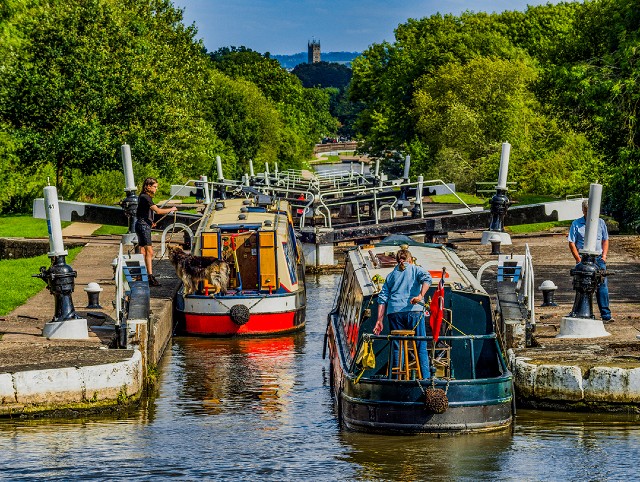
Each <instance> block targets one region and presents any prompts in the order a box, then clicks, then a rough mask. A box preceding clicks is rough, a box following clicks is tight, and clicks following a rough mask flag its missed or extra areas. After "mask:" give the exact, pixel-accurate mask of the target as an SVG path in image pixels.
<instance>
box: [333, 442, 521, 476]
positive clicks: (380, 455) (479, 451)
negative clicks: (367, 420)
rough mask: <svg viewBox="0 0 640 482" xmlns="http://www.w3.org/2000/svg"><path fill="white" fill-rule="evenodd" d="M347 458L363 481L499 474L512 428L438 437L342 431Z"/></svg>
mask: <svg viewBox="0 0 640 482" xmlns="http://www.w3.org/2000/svg"><path fill="white" fill-rule="evenodd" d="M340 440H341V442H342V443H343V444H344V445H345V446H346V447H347V449H348V450H347V454H346V456H347V460H349V461H350V462H352V463H354V464H357V466H358V467H359V468H358V470H357V476H356V477H357V478H358V479H360V480H427V479H431V480H459V479H460V478H463V477H465V476H467V475H469V476H470V475H473V476H479V477H478V478H481V477H480V476H481V475H482V474H498V473H500V470H501V467H500V463H501V460H500V454H502V453H504V452H505V451H506V450H507V449H508V448H509V446H510V444H511V441H512V435H511V431H510V430H503V431H500V432H491V433H484V434H481V433H476V434H470V435H461V436H459V435H456V436H444V437H440V438H438V437H435V436H431V435H419V436H398V437H395V436H394V437H388V436H382V435H368V434H357V433H348V432H347V433H343V434H341V437H340Z"/></svg>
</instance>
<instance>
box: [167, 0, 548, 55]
mask: <svg viewBox="0 0 640 482" xmlns="http://www.w3.org/2000/svg"><path fill="white" fill-rule="evenodd" d="M546 3H557V2H556V1H548V0H542V1H537V0H528V1H527V0H497V1H489V0H473V1H472V0H173V4H174V6H175V7H177V8H181V9H183V10H184V23H185V24H187V25H191V24H192V23H195V25H196V27H197V28H198V34H197V38H199V39H202V40H203V41H204V45H205V47H206V48H207V50H209V51H215V50H217V49H218V48H220V47H229V46H235V47H239V46H245V47H248V48H250V49H252V50H255V51H257V52H261V53H264V52H270V53H271V54H294V53H298V52H306V51H307V42H308V41H310V40H314V39H315V40H319V41H320V46H321V51H322V52H340V51H345V52H362V51H363V50H364V49H366V48H367V47H368V46H369V45H371V44H374V43H380V42H382V41H384V40H387V41H389V42H393V40H394V35H393V31H394V29H395V28H396V27H397V26H398V25H399V24H401V23H405V22H406V21H407V19H409V18H415V19H419V18H423V17H428V16H430V15H433V14H435V13H442V14H445V13H452V14H454V15H459V14H460V13H462V12H464V11H465V10H470V11H474V12H489V13H491V12H502V11H504V10H525V9H526V7H527V5H542V4H546Z"/></svg>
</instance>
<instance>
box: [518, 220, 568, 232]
mask: <svg viewBox="0 0 640 482" xmlns="http://www.w3.org/2000/svg"><path fill="white" fill-rule="evenodd" d="M571 222H572V221H550V222H548V223H533V224H519V225H516V226H507V227H505V229H506V230H507V231H508V232H510V233H512V234H526V233H535V232H540V231H548V230H549V229H551V228H556V227H559V226H562V227H565V226H566V227H567V228H568V227H569V226H571Z"/></svg>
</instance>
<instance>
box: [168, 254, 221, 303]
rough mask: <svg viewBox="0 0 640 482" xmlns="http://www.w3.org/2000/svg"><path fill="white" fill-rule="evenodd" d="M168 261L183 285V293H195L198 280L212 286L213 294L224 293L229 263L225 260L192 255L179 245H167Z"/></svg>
mask: <svg viewBox="0 0 640 482" xmlns="http://www.w3.org/2000/svg"><path fill="white" fill-rule="evenodd" d="M169 261H171V264H172V265H173V267H174V268H175V270H176V274H177V275H178V278H180V279H181V280H182V284H183V285H184V295H185V296H187V295H190V294H191V293H195V292H196V291H197V289H198V283H199V282H200V281H205V280H206V281H208V282H209V284H211V285H212V286H213V288H212V290H213V294H218V293H221V294H225V293H226V292H227V288H228V287H229V272H230V270H229V265H228V264H227V262H226V261H222V260H220V259H215V258H205V257H203V256H192V255H190V254H187V253H185V252H184V251H183V250H182V248H180V247H179V246H171V247H169Z"/></svg>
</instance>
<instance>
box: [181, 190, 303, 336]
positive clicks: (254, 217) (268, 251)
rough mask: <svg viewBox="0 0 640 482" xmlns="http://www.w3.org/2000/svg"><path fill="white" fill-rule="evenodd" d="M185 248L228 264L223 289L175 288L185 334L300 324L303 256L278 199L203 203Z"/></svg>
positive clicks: (263, 330)
mask: <svg viewBox="0 0 640 482" xmlns="http://www.w3.org/2000/svg"><path fill="white" fill-rule="evenodd" d="M191 253H192V254H193V255H195V256H206V257H213V258H218V259H223V260H224V261H226V262H227V263H228V264H229V267H230V280H229V288H228V290H227V292H226V293H224V294H223V293H217V294H214V293H212V291H213V290H212V289H211V288H212V287H211V286H209V285H208V283H207V282H206V281H205V282H204V283H203V284H202V285H201V287H200V288H201V289H200V290H199V291H197V292H196V293H193V294H190V295H187V296H185V295H184V292H183V291H182V290H180V292H179V293H178V299H177V302H176V308H177V310H178V312H179V314H180V315H181V316H180V318H181V319H182V322H183V330H182V331H184V333H186V334H189V335H199V336H242V335H250V336H256V335H276V334H282V333H289V332H292V331H295V330H299V329H302V328H303V327H304V323H305V305H306V295H305V284H304V258H303V254H302V247H301V246H300V245H299V243H298V241H297V240H296V236H295V232H294V228H293V222H292V219H291V215H290V207H289V204H288V202H287V201H285V200H274V199H272V198H271V197H269V196H265V195H256V196H255V197H252V198H246V199H242V198H241V199H222V200H216V201H214V202H212V203H211V204H209V205H208V206H207V208H206V209H205V211H204V213H203V216H202V220H201V221H200V224H199V226H198V229H197V231H196V233H195V235H194V240H193V246H192V250H191Z"/></svg>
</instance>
